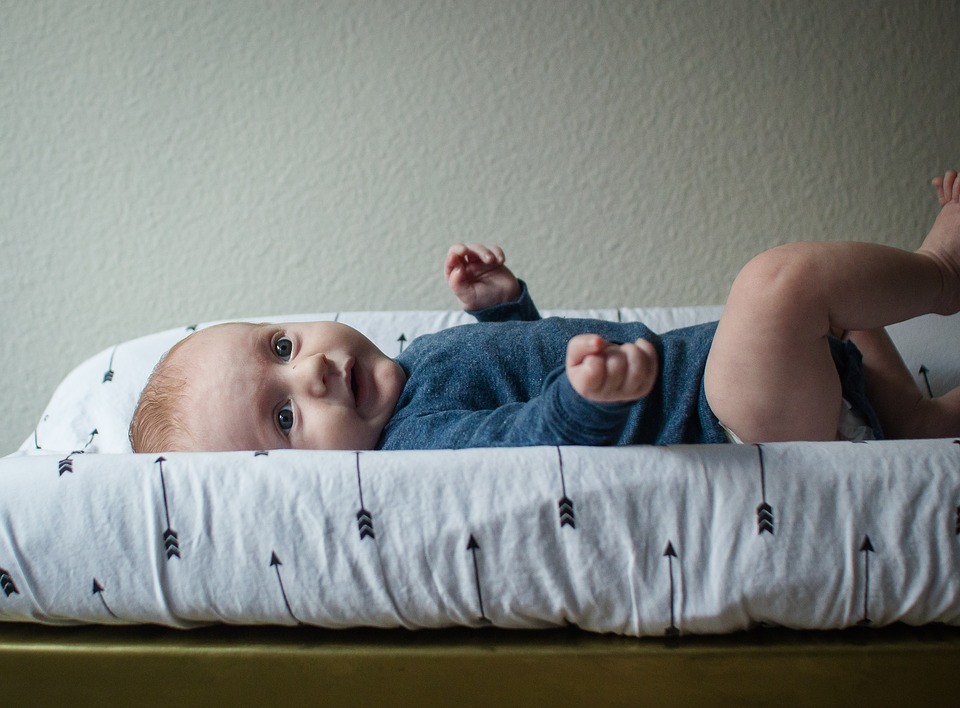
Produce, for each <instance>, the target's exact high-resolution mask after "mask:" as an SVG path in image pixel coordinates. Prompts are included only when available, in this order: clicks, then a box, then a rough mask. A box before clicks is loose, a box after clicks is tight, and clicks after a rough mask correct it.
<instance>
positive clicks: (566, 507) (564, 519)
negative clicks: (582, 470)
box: [557, 447, 577, 530]
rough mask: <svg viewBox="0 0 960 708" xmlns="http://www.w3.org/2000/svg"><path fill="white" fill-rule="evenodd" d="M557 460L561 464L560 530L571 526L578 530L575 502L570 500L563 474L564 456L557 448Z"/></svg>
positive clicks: (558, 503) (558, 504)
mask: <svg viewBox="0 0 960 708" xmlns="http://www.w3.org/2000/svg"><path fill="white" fill-rule="evenodd" d="M557 460H558V461H559V464H560V490H561V496H560V501H558V502H557V506H558V507H560V528H563V527H564V526H569V527H570V528H572V529H574V530H576V528H577V520H576V514H575V512H574V510H573V502H572V501H570V498H569V497H568V496H567V481H566V479H565V478H564V474H563V454H562V453H561V451H560V448H559V447H557Z"/></svg>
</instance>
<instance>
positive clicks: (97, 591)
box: [93, 578, 120, 619]
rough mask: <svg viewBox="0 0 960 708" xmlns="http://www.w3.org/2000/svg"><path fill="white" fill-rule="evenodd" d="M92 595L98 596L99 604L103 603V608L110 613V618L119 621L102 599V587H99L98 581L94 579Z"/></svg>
mask: <svg viewBox="0 0 960 708" xmlns="http://www.w3.org/2000/svg"><path fill="white" fill-rule="evenodd" d="M93 594H94V595H99V596H100V602H102V603H103V608H104V609H105V610H106V611H107V612H109V613H110V616H111V617H113V618H114V619H120V618H119V617H117V616H116V615H115V614H114V613H113V610H111V609H110V605H108V604H107V601H106V600H104V599H103V585H101V584H100V581H99V580H97V579H96V578H94V579H93Z"/></svg>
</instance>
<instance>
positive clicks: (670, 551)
mask: <svg viewBox="0 0 960 708" xmlns="http://www.w3.org/2000/svg"><path fill="white" fill-rule="evenodd" d="M663 557H664V558H666V559H667V563H668V564H669V570H670V626H669V627H667V628H666V629H665V630H664V631H663V633H664V635H666V636H667V637H676V636H679V634H680V629H679V628H678V627H677V616H676V609H675V608H676V588H675V586H674V581H673V559H674V558H676V557H677V551H676V550H675V549H674V547H673V542H672V541H667V547H666V548H664V549H663Z"/></svg>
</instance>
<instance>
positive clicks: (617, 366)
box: [567, 334, 659, 403]
mask: <svg viewBox="0 0 960 708" xmlns="http://www.w3.org/2000/svg"><path fill="white" fill-rule="evenodd" d="M658 370H659V363H658V361H657V351H656V349H654V347H653V345H652V344H651V343H650V342H648V341H646V340H645V339H638V340H637V341H636V342H634V343H632V344H630V343H627V344H612V343H611V342H607V341H605V340H604V339H603V337H601V336H600V335H597V334H580V335H577V336H576V337H574V338H573V339H571V340H570V341H569V342H568V343H567V377H568V378H569V379H570V383H571V384H573V388H574V390H575V391H576V392H577V393H579V394H580V395H581V396H583V397H584V398H586V399H587V400H589V401H594V402H596V403H617V402H624V401H638V400H640V399H641V398H643V397H644V396H646V395H647V394H649V393H650V391H651V390H652V389H653V385H654V384H655V383H656V381H657V374H658Z"/></svg>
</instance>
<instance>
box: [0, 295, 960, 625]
mask: <svg viewBox="0 0 960 708" xmlns="http://www.w3.org/2000/svg"><path fill="white" fill-rule="evenodd" d="M549 314H557V313H549ZM559 314H576V315H577V316H594V317H605V318H608V319H618V318H619V319H624V320H627V319H640V320H643V321H645V322H647V323H648V324H650V325H651V327H652V328H654V329H656V330H660V331H664V330H667V329H670V328H673V327H676V326H684V325H687V324H691V323H693V322H696V321H702V320H706V319H712V318H715V317H716V316H717V315H718V314H719V309H718V308H676V309H658V310H627V309H621V310H608V311H590V312H583V311H577V312H566V313H559ZM316 318H324V315H311V316H305V317H300V318H297V319H316ZM326 318H328V319H333V318H336V319H338V320H339V321H341V322H345V323H347V324H351V325H353V326H355V327H357V328H358V329H361V330H362V331H364V332H365V333H367V334H368V335H369V336H371V338H372V339H373V340H374V341H375V342H376V343H377V344H378V345H379V346H380V347H381V348H382V349H383V350H384V351H386V352H387V353H388V354H390V353H393V352H394V351H399V348H400V347H402V346H404V345H405V342H407V341H409V340H410V339H412V338H413V337H414V336H417V335H419V334H422V333H426V332H429V331H434V330H436V329H439V328H440V327H444V326H449V325H452V324H459V323H463V322H467V321H469V318H468V317H467V316H466V315H463V314H462V313H452V312H401V313H328V314H327V315H326ZM254 319H255V320H261V319H262V320H266V319H272V320H274V321H283V320H290V319H293V318H290V317H281V318H254ZM192 329H193V328H182V329H179V330H171V331H169V332H164V333H160V334H158V335H151V336H150V337H146V338H142V339H140V340H135V341H133V342H129V343H125V344H121V345H118V346H117V347H112V348H110V349H108V350H105V351H104V352H102V353H101V354H99V355H97V356H95V357H93V358H92V359H90V360H89V361H87V362H85V363H84V364H82V365H81V366H80V367H78V368H77V369H76V370H75V371H74V372H72V373H71V374H70V375H69V376H68V377H67V379H65V381H64V383H63V384H62V385H61V387H60V388H59V389H58V391H57V392H56V393H55V395H54V397H53V399H52V400H51V402H50V405H49V406H48V407H47V409H46V410H45V412H44V415H43V418H42V419H41V421H40V422H39V424H38V426H37V430H36V432H35V433H34V434H33V435H31V436H30V438H28V440H26V441H25V442H24V445H23V446H22V447H21V449H20V450H19V451H18V453H16V454H14V455H12V456H9V457H7V458H3V459H0V619H2V620H8V621H39V622H46V623H57V624H72V623H108V624H109V623H158V624H164V625H170V626H176V627H191V626H196V625H198V624H207V623H211V622H227V623H244V624H310V625H318V626H324V627H350V626H378V627H397V626H402V627H410V628H420V627H445V626H451V625H466V626H475V627H480V626H498V627H508V628H534V627H548V626H558V625H565V624H575V625H578V626H580V627H582V628H584V629H588V630H592V631H598V632H617V633H623V634H629V635H637V636H643V635H663V634H668V635H669V634H678V633H715V632H728V631H733V630H738V629H744V628H748V627H751V626H753V625H755V624H758V623H763V624H773V625H782V626H787V627H797V628H823V629H827V628H839V627H847V626H851V625H855V624H865V625H871V626H882V625H885V624H889V623H891V622H897V621H902V622H907V623H910V624H925V623H929V622H946V623H950V624H957V623H958V613H960V574H958V573H957V569H958V567H960V536H958V532H960V445H958V444H957V443H956V442H954V441H953V440H930V441H903V442H869V443H845V442H837V443H785V444H764V445H745V446H736V445H715V446H673V447H663V448H653V447H641V446H633V447H620V448H587V447H561V448H556V447H552V448H543V447H540V448H509V449H482V450H461V451H429V452H412V451H411V452H360V453H356V452H351V451H335V452H331V451H258V452H230V453H177V454H169V455H161V456H158V455H134V454H133V453H131V452H130V451H129V447H128V446H127V443H126V423H127V421H128V420H129V415H130V412H132V408H133V405H134V403H135V400H136V395H137V393H138V391H139V389H140V387H141V386H142V384H143V382H144V381H145V379H146V376H147V375H148V373H149V371H150V369H151V368H152V366H153V364H154V363H155V362H156V360H157V358H158V357H159V355H160V354H161V353H162V352H163V351H164V350H165V349H166V348H167V347H169V346H170V345H171V344H173V343H174V342H175V341H177V339H179V338H180V337H182V336H184V334H185V333H187V332H188V331H191V330H192ZM891 333H892V335H893V336H894V339H895V340H896V341H897V342H898V344H899V345H900V346H901V351H902V352H903V353H904V358H905V360H906V361H907V362H908V364H909V365H910V366H911V367H912V369H913V370H914V371H917V372H918V373H917V376H918V380H919V381H920V382H921V385H922V386H923V387H927V386H929V387H930V389H931V390H932V391H935V392H939V391H943V390H946V389H947V388H949V387H951V386H954V385H957V383H958V381H960V356H957V355H955V354H954V353H953V348H952V346H950V344H951V343H952V342H956V341H958V335H960V318H956V317H952V318H941V317H929V318H922V319H920V320H915V321H913V322H910V323H906V324H904V325H900V326H898V327H897V328H893V329H892V330H891ZM921 365H922V367H923V370H922V372H921Z"/></svg>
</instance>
